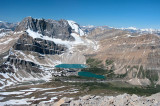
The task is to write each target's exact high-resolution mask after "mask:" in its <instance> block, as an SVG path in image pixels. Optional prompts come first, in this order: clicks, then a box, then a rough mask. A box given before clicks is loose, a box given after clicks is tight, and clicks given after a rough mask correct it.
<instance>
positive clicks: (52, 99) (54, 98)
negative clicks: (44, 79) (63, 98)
mask: <svg viewBox="0 0 160 106" xmlns="http://www.w3.org/2000/svg"><path fill="white" fill-rule="evenodd" d="M56 99H57V97H52V98H51V99H50V100H49V101H42V102H40V104H41V103H50V102H53V101H54V100H56Z"/></svg>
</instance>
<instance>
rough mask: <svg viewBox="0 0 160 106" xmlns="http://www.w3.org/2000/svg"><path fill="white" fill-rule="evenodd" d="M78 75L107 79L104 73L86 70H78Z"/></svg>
mask: <svg viewBox="0 0 160 106" xmlns="http://www.w3.org/2000/svg"><path fill="white" fill-rule="evenodd" d="M78 75H79V76H83V77H92V78H98V79H105V78H106V77H105V76H103V75H96V74H93V73H91V72H84V71H81V72H78Z"/></svg>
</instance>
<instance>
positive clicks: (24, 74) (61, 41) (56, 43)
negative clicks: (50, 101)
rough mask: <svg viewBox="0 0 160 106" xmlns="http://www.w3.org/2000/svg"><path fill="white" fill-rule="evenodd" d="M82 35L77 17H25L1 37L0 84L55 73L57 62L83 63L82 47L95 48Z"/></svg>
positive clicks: (48, 75) (39, 77) (13, 82)
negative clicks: (71, 18) (68, 18)
mask: <svg viewBox="0 0 160 106" xmlns="http://www.w3.org/2000/svg"><path fill="white" fill-rule="evenodd" d="M83 35H84V32H83V31H82V30H81V28H80V27H79V25H78V24H77V23H76V22H74V21H67V20H59V21H56V20H51V19H47V20H46V19H34V18H32V17H26V18H25V19H23V20H22V21H21V22H20V23H19V24H18V26H17V27H16V29H15V31H14V32H11V33H9V34H7V36H3V37H2V38H0V58H1V60H0V76H2V79H0V86H1V88H3V87H5V86H10V85H12V84H16V83H18V82H21V81H27V80H37V79H45V80H47V79H48V78H50V77H51V76H52V74H53V73H55V71H54V66H55V65H56V64H60V63H83V64H84V63H85V57H84V55H83V51H86V50H87V49H88V48H92V47H93V50H94V49H95V48H94V43H93V42H92V41H90V40H87V39H85V38H84V37H81V36H83ZM78 46H81V48H77V47H78ZM79 49H80V50H79ZM77 55H78V56H77Z"/></svg>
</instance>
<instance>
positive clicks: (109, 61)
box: [106, 59, 114, 66]
mask: <svg viewBox="0 0 160 106" xmlns="http://www.w3.org/2000/svg"><path fill="white" fill-rule="evenodd" d="M113 62H114V61H113V60H108V59H107V60H106V66H108V65H111V64H113Z"/></svg>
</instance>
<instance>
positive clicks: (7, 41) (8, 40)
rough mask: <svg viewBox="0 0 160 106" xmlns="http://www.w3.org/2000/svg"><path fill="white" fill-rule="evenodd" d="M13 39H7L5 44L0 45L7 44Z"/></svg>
mask: <svg viewBox="0 0 160 106" xmlns="http://www.w3.org/2000/svg"><path fill="white" fill-rule="evenodd" d="M12 40H13V39H12V38H9V39H7V40H6V41H5V42H2V43H0V44H8V43H9V42H10V41H12Z"/></svg>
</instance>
